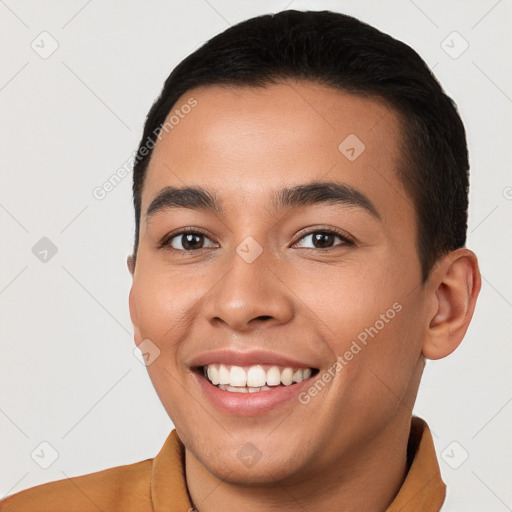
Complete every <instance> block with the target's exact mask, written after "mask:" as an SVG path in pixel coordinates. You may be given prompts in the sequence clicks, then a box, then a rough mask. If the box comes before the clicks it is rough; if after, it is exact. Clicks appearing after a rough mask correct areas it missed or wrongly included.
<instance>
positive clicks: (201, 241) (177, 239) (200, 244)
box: [165, 232, 216, 251]
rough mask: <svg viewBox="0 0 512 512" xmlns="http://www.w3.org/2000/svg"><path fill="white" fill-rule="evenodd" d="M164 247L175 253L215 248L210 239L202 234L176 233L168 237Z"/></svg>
mask: <svg viewBox="0 0 512 512" xmlns="http://www.w3.org/2000/svg"><path fill="white" fill-rule="evenodd" d="M165 245H166V246H169V247H171V248H172V249H175V250H177V251H195V250H198V249H205V248H208V247H216V245H215V244H214V243H213V242H212V240H211V239H210V238H208V237H207V236H206V235H203V234H202V233H196V232H188V233H178V234H176V235H174V236H172V237H170V238H169V239H168V240H167V241H166V242H165Z"/></svg>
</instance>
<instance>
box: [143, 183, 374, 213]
mask: <svg viewBox="0 0 512 512" xmlns="http://www.w3.org/2000/svg"><path fill="white" fill-rule="evenodd" d="M270 204H271V207H272V208H273V210H275V211H279V210H282V209H285V208H301V207H306V206H312V205H316V204H341V205H344V206H351V207H356V208H361V209H363V210H364V211H366V212H367V213H369V214H370V215H372V216H373V217H375V218H376V219H379V220H381V216H380V214H379V212H378V210H377V208H376V207H375V205H374V204H373V203H372V202H371V201H370V199H369V198H368V197H367V196H365V195H364V194H363V193H362V192H360V191H359V190H357V189H355V188H353V187H351V186H349V185H345V184H342V183H335V182H329V181H328V182H318V181H315V182H312V183H307V184H304V185H296V186H294V187H286V188H283V189H281V190H278V191H277V192H275V193H274V195H273V197H272V200H271V203H270ZM168 208H190V209H194V210H204V211H212V212H215V213H222V201H221V200H220V198H219V197H217V196H216V194H215V193H214V192H213V191H210V190H207V189H205V188H203V187H200V186H190V187H173V186H168V187H165V188H163V189H162V190H161V191H160V192H159V193H158V194H157V195H156V196H155V198H154V199H153V200H152V201H151V204H150V205H149V207H148V209H147V210H146V222H148V221H149V219H150V218H151V217H152V216H153V215H155V214H156V213H157V212H159V211H162V210H165V209H168Z"/></svg>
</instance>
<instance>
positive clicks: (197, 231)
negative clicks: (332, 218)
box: [158, 227, 356, 256]
mask: <svg viewBox="0 0 512 512" xmlns="http://www.w3.org/2000/svg"><path fill="white" fill-rule="evenodd" d="M187 233H188V234H194V235H204V236H205V237H207V238H210V237H209V236H208V234H207V233H205V232H204V231H203V230H202V229H201V228H194V227H190V228H184V229H182V230H180V231H179V232H177V233H171V234H170V235H166V236H165V237H164V238H163V239H162V240H161V241H160V242H159V243H158V248H159V249H167V250H169V251H173V252H177V253H181V255H182V256H185V255H186V254H187V253H188V254H190V253H193V252H200V251H203V250H205V249H211V248H210V247H202V248H200V249H195V250H191V251H187V250H181V249H175V248H174V247H171V246H170V244H169V242H170V241H171V240H172V239H173V238H176V237H178V236H181V235H185V234H187ZM314 233H324V234H329V235H335V236H337V237H338V238H340V239H341V241H342V242H343V243H342V244H338V245H335V246H333V247H327V248H324V249H316V248H313V247H305V249H312V250H315V251H320V252H325V251H331V250H335V249H336V247H341V246H348V247H353V246H355V245H356V243H355V240H354V239H353V238H352V237H350V236H349V235H348V234H347V233H345V232H344V231H341V230H337V229H335V228H325V229H324V228H315V229H313V230H311V231H307V232H304V233H302V234H300V236H299V239H298V240H297V242H295V243H294V244H293V245H292V247H293V246H295V245H297V243H298V242H300V241H301V240H302V239H303V238H305V237H307V236H309V235H312V234H314ZM210 240H211V238H210ZM212 241H213V240H212ZM214 243H215V242H214Z"/></svg>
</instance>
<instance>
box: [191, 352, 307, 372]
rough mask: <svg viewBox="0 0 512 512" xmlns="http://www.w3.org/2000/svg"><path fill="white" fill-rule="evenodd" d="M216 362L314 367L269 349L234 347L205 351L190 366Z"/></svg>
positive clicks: (236, 364)
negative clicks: (236, 348)
mask: <svg viewBox="0 0 512 512" xmlns="http://www.w3.org/2000/svg"><path fill="white" fill-rule="evenodd" d="M214 363H220V364H227V365H235V366H249V365H256V364H271V365H275V366H283V367H291V368H314V366H311V364H309V363H305V362H302V361H297V360H296V359H291V358H289V357H287V356H284V355H281V354H276V353H275V352H269V351H267V350H251V351H239V350H232V349H224V350H214V351H211V352H204V353H202V354H200V355H199V356H197V357H194V358H193V359H192V360H191V361H190V362H189V366H190V367H191V368H193V367H199V366H206V365H209V364H214Z"/></svg>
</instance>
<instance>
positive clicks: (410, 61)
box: [133, 10, 469, 282]
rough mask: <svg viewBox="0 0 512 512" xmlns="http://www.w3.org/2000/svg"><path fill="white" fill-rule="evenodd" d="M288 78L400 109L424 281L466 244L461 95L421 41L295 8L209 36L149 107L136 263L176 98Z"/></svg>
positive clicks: (139, 181)
mask: <svg viewBox="0 0 512 512" xmlns="http://www.w3.org/2000/svg"><path fill="white" fill-rule="evenodd" d="M287 79H294V80H300V81H307V82H312V83H315V84H320V85H325V86H328V87H331V88H335V89H338V90H341V91H343V92H348V93H352V94H355V95H359V96H366V97H373V98H376V99H380V100H383V101H384V102H385V103H386V104H387V105H389V106H390V107H391V109H392V110H393V111H394V112H395V114H396V115H397V116H398V118H399V120H400V122H401V133H402V147H403V158H402V161H401V162H400V165H399V169H397V172H398V176H399V178H400V180H401V182H402V183H403V185H404V187H405V190H406V191H407V193H408V194H409V196H410V198H411V199H412V203H413V205H414V208H415V212H416V215H417V221H418V234H417V247H418V253H419V259H420V263H421V269H422V278H423V282H425V281H426V279H427V278H428V276H429V274H430V271H431V269H432V267H433V266H434V264H435V262H436V261H437V259H438V258H439V257H440V256H442V255H444V254H447V253H448V252H449V251H452V250H455V249H457V248H459V247H463V246H464V244H465V241H466V231H467V209H468V189H469V163H468V152H467V145H466V134H465V130H464V126H463V124H462V121H461V119H460V116H459V114H458V112H457V108H456V106H455V104H454V102H453V100H452V99H451V98H449V97H448V96H447V95H446V94H445V93H444V91H443V89H442V87H441V85H440V84H439V82H438V81H437V80H436V78H435V77H434V75H433V74H432V72H431V71H430V69H429V68H428V66H427V65H426V63H425V62H424V61H423V60H422V58H421V57H420V56H419V55H418V54H417V53H416V52H415V51H414V50H413V49H412V48H410V47H409V46H408V45H406V44H405V43H402V42H401V41H398V40H396V39H394V38H393V37H391V36H389V35H387V34H384V33H382V32H380V31H379V30H377V29H376V28H374V27H372V26H370V25H368V24H366V23H363V22H361V21H360V20H358V19H356V18H353V17H351V16H347V15H344V14H341V13H336V12H332V11H296V10H286V11H282V12H279V13H277V14H266V15H262V16H258V17H255V18H251V19H249V20H246V21H243V22H241V23H238V24H237V25H234V26H232V27H230V28H228V29H227V30H225V31H224V32H222V33H221V34H218V35H216V36H215V37H213V38H212V39H210V40H209V41H207V42H206V43H205V44H203V46H201V47H200V48H199V49H198V50H196V51H194V52H193V53H192V54H190V55H189V56H188V57H186V58H185V59H184V60H183V61H181V62H180V63H179V64H178V66H176V68H175V69H174V70H173V71H172V73H171V74H170V75H169V77H168V78H167V80H166V81H165V84H164V87H163V89H162V92H161V94H160V96H159V97H158V98H157V99H156V101H155V102H154V103H153V105H152V107H151V109H150V111H149V113H148V116H147V118H146V122H145V126H144V132H143V136H142V139H141V142H140V145H139V148H138V152H137V155H136V157H135V164H134V170H133V201H134V207H135V226H136V227H135V240H134V249H133V259H134V264H135V260H136V254H137V249H138V244H139V224H140V214H141V196H142V188H143V184H144V178H145V175H146V171H147V168H148V164H149V161H150V159H151V155H152V149H153V147H154V143H153V144H152V145H151V146H149V145H148V141H153V140H154V138H155V136H156V135H157V134H158V136H159V134H160V131H161V128H162V126H163V125H164V123H165V122H166V118H167V116H168V115H169V113H170V111H171V109H172V107H173V106H174V105H175V103H176V102H177V100H178V99H179V98H180V97H181V96H182V95H183V94H184V93H186V92H187V91H190V90H191V89H194V88H196V87H201V86H209V85H231V86H240V87H265V86H268V85H271V84H274V83H282V82H283V81H286V80H287ZM340 142H341V141H340ZM148 148H150V149H149V150H148Z"/></svg>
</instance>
